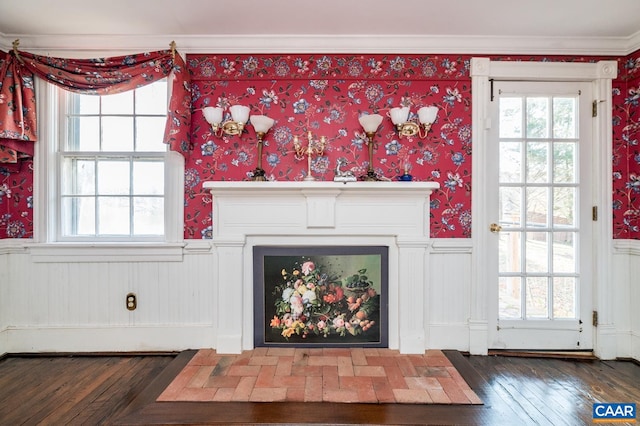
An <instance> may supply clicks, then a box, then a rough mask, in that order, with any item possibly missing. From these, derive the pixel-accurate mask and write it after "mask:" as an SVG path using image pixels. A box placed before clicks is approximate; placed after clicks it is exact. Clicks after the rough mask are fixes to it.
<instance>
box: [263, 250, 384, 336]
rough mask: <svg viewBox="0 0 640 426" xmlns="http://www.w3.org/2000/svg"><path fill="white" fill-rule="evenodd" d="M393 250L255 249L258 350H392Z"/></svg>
mask: <svg viewBox="0 0 640 426" xmlns="http://www.w3.org/2000/svg"><path fill="white" fill-rule="evenodd" d="M387 287H388V248H387V247H383V246H311V247H298V246H296V247H269V246H256V247H254V297H255V304H254V306H255V313H254V319H255V327H254V330H255V333H254V336H255V342H254V343H255V346H256V347H258V346H300V347H314V346H316V347H345V346H346V347H349V346H351V347H357V346H360V347H365V346H368V347H387V345H388V336H387V335H388V325H387V318H388V309H387V308H388V302H387V297H388V294H387Z"/></svg>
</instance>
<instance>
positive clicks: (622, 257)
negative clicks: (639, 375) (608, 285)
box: [613, 240, 640, 361]
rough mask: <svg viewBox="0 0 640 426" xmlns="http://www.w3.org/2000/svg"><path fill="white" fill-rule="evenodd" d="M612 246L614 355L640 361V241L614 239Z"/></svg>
mask: <svg viewBox="0 0 640 426" xmlns="http://www.w3.org/2000/svg"><path fill="white" fill-rule="evenodd" d="M613 247H614V255H613V262H614V265H613V271H614V276H613V284H614V286H613V288H615V290H616V292H615V295H614V297H615V299H614V302H613V303H614V312H615V318H614V320H615V324H616V327H615V328H616V330H615V331H616V336H617V342H618V345H617V348H616V354H617V356H618V357H620V358H633V359H636V360H639V361H640V308H639V307H640V278H639V277H640V241H638V240H616V241H614V244H613Z"/></svg>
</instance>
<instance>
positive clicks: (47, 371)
mask: <svg viewBox="0 0 640 426" xmlns="http://www.w3.org/2000/svg"><path fill="white" fill-rule="evenodd" d="M445 353H446V355H447V357H448V358H449V359H450V360H451V362H452V363H453V364H454V366H455V367H456V368H457V369H458V371H460V373H461V374H462V375H463V377H464V378H465V379H466V381H467V382H468V383H469V385H470V386H471V388H472V389H473V390H474V391H476V393H477V394H478V396H480V398H481V399H482V400H483V402H484V405H482V406H447V405H407V404H402V405H400V404H339V403H337V404H332V403H197V402H193V403H185V402H176V403H174V402H155V400H156V398H157V396H158V395H159V394H160V393H161V392H162V391H163V390H164V388H165V387H166V386H167V385H168V384H169V383H170V382H171V380H172V379H173V378H174V377H175V376H176V375H177V374H178V373H179V372H180V371H181V369H182V367H183V366H184V365H186V363H187V362H188V361H189V360H190V359H191V357H192V356H193V355H194V354H195V351H185V352H182V353H180V354H178V355H177V356H157V355H153V356H133V355H131V356H129V355H123V356H92V357H86V356H64V357H62V356H56V357H42V356H38V357H7V358H5V359H3V360H1V361H0V425H3V426H4V425H20V424H28V425H31V424H51V425H76V424H77V425H80V424H82V425H98V424H100V425H103V424H104V425H115V424H145V425H149V424H398V425H400V424H473V425H492V426H493V425H516V424H517V425H529V424H540V425H585V424H591V423H592V421H591V409H592V404H593V402H600V401H602V402H636V403H640V366H639V365H637V364H634V363H632V362H626V361H588V360H581V361H572V360H560V359H540V358H518V357H503V356H463V355H462V354H460V353H459V352H456V351H445Z"/></svg>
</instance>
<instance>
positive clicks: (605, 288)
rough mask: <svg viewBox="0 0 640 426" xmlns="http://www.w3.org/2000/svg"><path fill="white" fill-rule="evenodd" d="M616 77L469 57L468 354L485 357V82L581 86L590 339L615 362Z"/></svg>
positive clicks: (605, 67) (608, 67) (579, 67)
mask: <svg viewBox="0 0 640 426" xmlns="http://www.w3.org/2000/svg"><path fill="white" fill-rule="evenodd" d="M616 77H617V62H616V61H598V62H594V63H569V62H527V61H523V62H514V61H492V60H491V59H489V58H471V93H472V102H471V105H472V116H471V117H472V120H471V121H472V150H473V155H472V170H473V173H472V181H471V185H472V188H473V190H472V192H471V215H472V218H473V221H472V224H471V234H472V238H471V240H472V244H473V252H472V255H471V258H472V259H471V262H472V263H471V268H472V275H471V277H472V278H471V280H472V281H471V306H470V318H469V352H470V353H471V354H477V355H486V354H487V353H488V346H489V333H488V327H489V325H490V322H491V321H490V319H491V318H492V317H491V315H493V316H495V318H497V312H496V313H491V312H489V306H492V304H490V303H489V294H490V293H491V292H490V291H489V286H490V285H494V284H493V283H490V282H489V275H490V274H489V270H488V268H487V267H486V265H487V264H488V260H487V255H486V251H485V250H482V247H484V246H485V242H486V241H488V239H489V238H490V237H491V236H492V234H491V232H490V231H489V223H491V221H492V220H493V219H494V218H491V217H490V216H489V206H488V204H487V203H486V200H485V197H483V196H482V194H483V193H484V192H485V191H487V190H488V188H489V180H488V179H487V176H485V174H484V173H483V172H482V171H483V170H484V164H486V162H487V161H489V160H491V159H490V158H488V155H487V149H486V146H487V143H488V142H489V137H488V136H489V129H490V128H491V121H490V116H491V114H490V102H491V82H492V81H493V80H522V81H583V82H590V83H591V84H592V85H593V96H594V102H595V105H596V107H595V108H596V110H597V117H595V118H594V119H593V122H592V125H593V145H592V146H593V149H594V150H593V153H592V162H593V172H594V174H593V177H592V179H593V185H592V188H593V197H592V200H593V201H592V203H593V206H596V207H597V208H598V220H597V221H593V222H591V223H592V226H593V228H592V244H593V256H594V263H593V265H592V268H593V273H592V286H593V287H592V292H591V293H592V295H593V296H592V297H593V309H594V310H595V311H597V312H598V326H597V327H596V329H595V334H594V336H593V348H594V353H595V355H596V356H598V357H599V358H601V359H612V358H615V357H616V352H617V351H616V334H615V327H614V324H613V295H612V287H613V284H612V278H611V277H612V260H613V256H612V253H613V234H612V226H613V212H612V209H611V199H612V182H611V173H612V164H611V155H612V147H613V145H612V144H613V133H612V112H613V106H612V105H613V103H612V81H613V79H615V78H616Z"/></svg>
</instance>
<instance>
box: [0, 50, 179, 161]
mask: <svg viewBox="0 0 640 426" xmlns="http://www.w3.org/2000/svg"><path fill="white" fill-rule="evenodd" d="M34 75H35V76H38V77H40V78H42V79H44V80H46V81H48V82H50V83H53V84H56V85H58V86H60V87H62V88H63V89H66V90H70V91H73V92H77V93H84V94H94V95H107V94H114V93H119V92H123V91H127V90H133V89H135V88H137V87H141V86H144V85H146V84H149V83H152V82H154V81H157V80H160V79H162V78H165V77H168V76H170V77H171V78H172V79H173V82H172V86H171V87H172V91H171V97H170V101H169V108H168V113H167V124H166V127H165V138H164V142H165V143H167V144H169V145H170V147H171V149H172V150H174V151H178V152H181V153H183V154H185V153H187V152H189V151H190V149H191V143H190V141H189V133H190V123H191V90H190V77H189V73H188V72H187V70H186V67H185V63H184V61H183V59H182V57H181V56H180V55H179V54H177V52H176V51H175V50H174V49H171V50H162V51H157V52H150V53H140V54H135V55H126V56H118V57H112V58H98V59H68V58H52V57H48V56H40V55H34V54H32V53H28V52H21V51H18V50H17V49H15V50H14V51H13V52H11V53H6V52H1V51H0V163H3V162H4V163H11V162H13V163H15V162H16V161H17V160H18V159H19V158H21V157H31V156H33V143H34V142H36V140H37V134H36V102H35V93H34V84H33V81H34Z"/></svg>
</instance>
